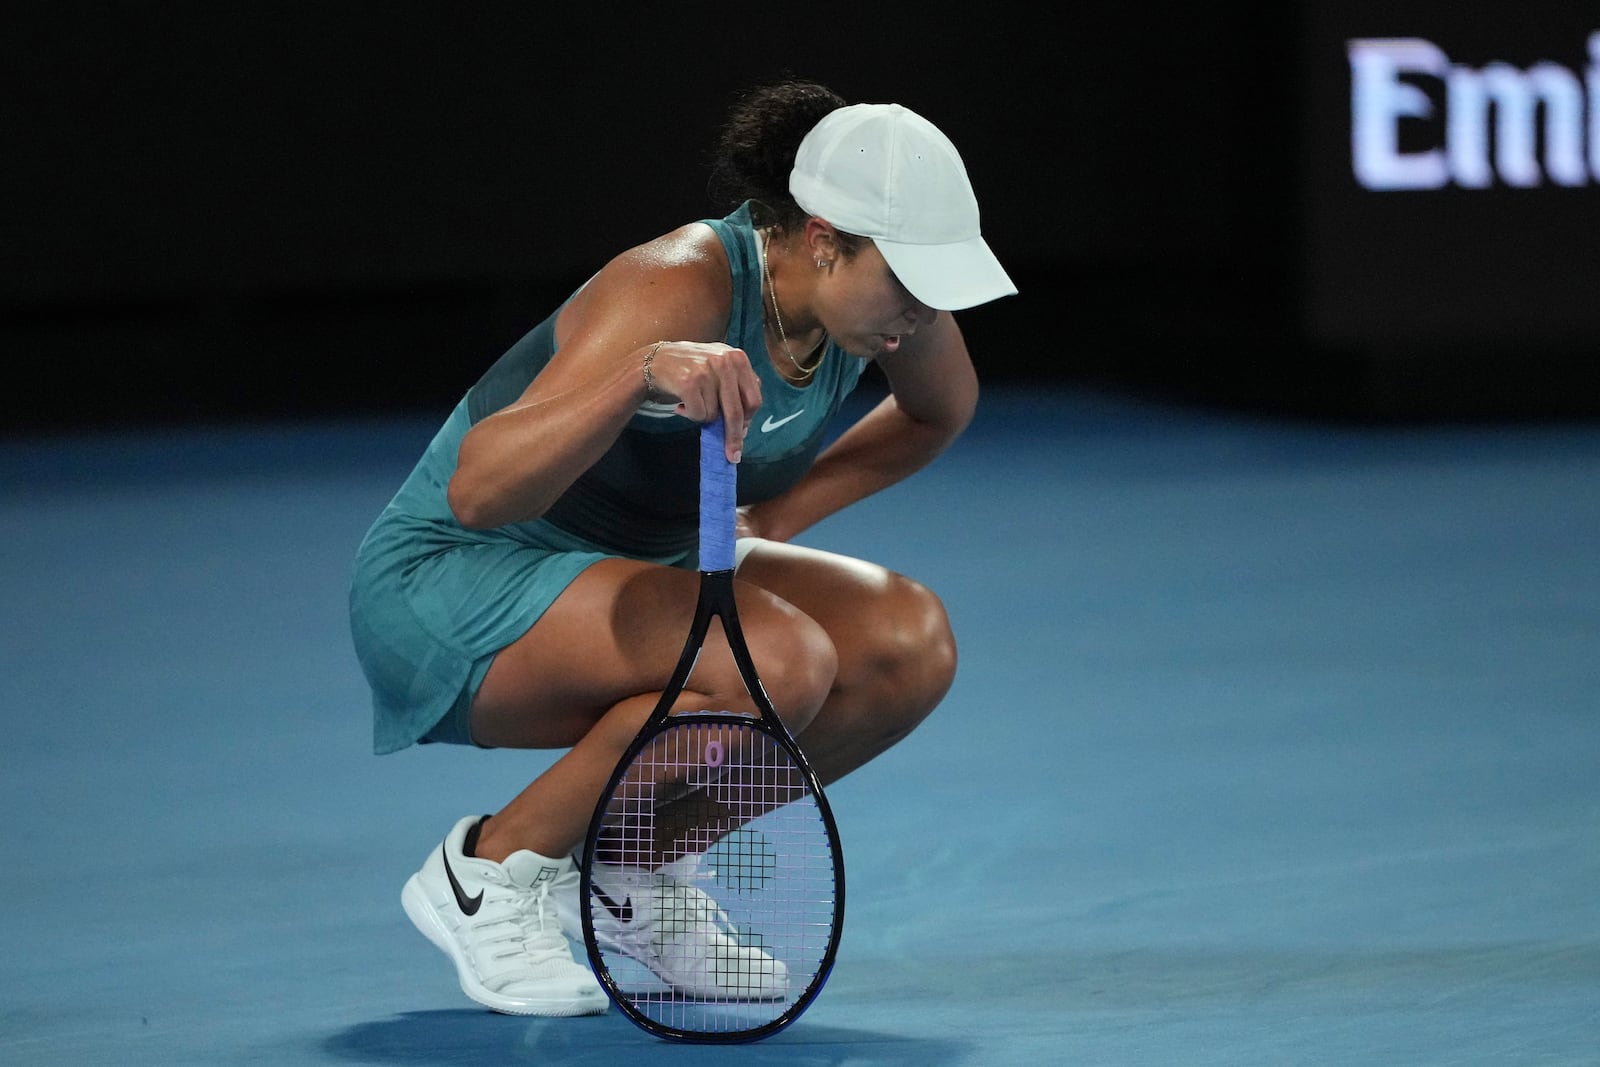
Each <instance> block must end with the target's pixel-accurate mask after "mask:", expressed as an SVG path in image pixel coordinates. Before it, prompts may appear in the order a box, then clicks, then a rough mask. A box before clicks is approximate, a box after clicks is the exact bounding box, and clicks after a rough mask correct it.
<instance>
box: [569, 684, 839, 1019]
mask: <svg viewBox="0 0 1600 1067" xmlns="http://www.w3.org/2000/svg"><path fill="white" fill-rule="evenodd" d="M663 798H667V799H665V800H663ZM584 857H585V862H584V863H583V864H582V865H581V869H582V881H581V886H580V896H579V901H580V907H579V911H580V913H581V916H582V922H583V937H584V946H585V948H586V950H587V952H588V956H589V963H590V965H591V967H593V969H594V973H595V976H596V977H597V978H598V979H599V981H600V984H601V985H602V986H603V987H604V988H605V990H606V992H607V994H608V995H609V996H610V997H611V999H612V1001H613V1003H615V1004H616V1005H617V1007H618V1009H619V1010H620V1011H622V1013H623V1014H624V1015H626V1016H627V1017H628V1018H629V1019H630V1020H631V1021H633V1022H634V1023H636V1024H637V1025H639V1026H640V1027H642V1028H643V1029H644V1030H646V1031H648V1032H649V1033H651V1034H654V1035H656V1036H658V1037H662V1038H665V1039H668V1040H675V1041H694V1042H724V1043H727V1042H742V1041H752V1040H756V1039H758V1038H763V1037H768V1036H771V1035H772V1034H775V1033H777V1032H778V1031H780V1030H782V1029H783V1028H785V1027H786V1026H788V1025H789V1024H790V1023H792V1022H794V1020H795V1019H797V1018H798V1017H799V1016H800V1015H801V1013H803V1012H804V1011H805V1009H806V1008H807V1007H809V1006H810V1004H811V1002H812V1001H813V1000H815V999H816V996H817V994H818V993H820V992H821V990H822V987H823V985H824V983H826V981H827V979H828V975H829V974H830V973H831V971H832V969H833V963H834V958H835V955H836V954H837V951H838V944H839V936H840V933H841V931H842V928H843V924H844V862H843V855H842V851H841V848H840V844H839V835H838V830H837V828H836V826H835V824H834V821H833V814H832V812H831V811H830V810H829V807H828V803H827V799H826V798H825V797H824V795H823V793H822V789H821V787H820V785H819V783H818V782H817V779H816V776H815V774H814V773H813V772H812V771H811V769H810V767H809V766H808V765H807V763H806V761H805V758H804V757H803V756H802V755H801V753H800V751H799V749H798V748H797V747H796V746H795V744H794V742H793V740H792V739H791V738H790V737H789V735H788V734H787V732H786V731H784V730H783V729H782V727H781V726H779V727H778V728H776V729H774V728H773V725H772V724H769V723H767V722H765V721H763V720H762V719H760V718H758V717H752V716H748V715H744V714H739V713H734V712H704V711H702V712H691V713H681V714H677V715H673V716H671V717H670V719H669V720H668V721H667V722H665V723H662V724H657V725H656V726H655V727H653V728H650V729H647V730H646V731H644V732H642V733H641V734H640V736H639V737H638V738H636V739H635V740H634V743H633V744H632V746H630V749H629V752H628V754H627V755H626V756H625V757H624V759H623V760H622V761H621V762H620V763H619V765H618V767H617V770H616V771H615V772H614V774H613V776H612V779H611V782H610V783H609V784H608V786H607V788H606V792H605V794H604V796H603V798H602V800H601V802H600V804H599V805H598V806H597V808H596V811H595V816H594V819H593V821H592V822H591V825H590V829H589V834H588V838H587V840H586V841H585V847H584ZM664 858H665V859H669V862H668V863H667V864H666V866H664V867H662V866H660V862H661V860H663V859H664ZM619 893H620V895H619ZM624 920H627V921H626V922H625V921H624ZM708 931H712V932H710V933H709V938H710V939H709V940H708V939H707V935H708ZM722 938H726V940H722ZM640 946H645V947H644V948H643V949H642V950H641V948H640ZM630 948H632V949H633V950H634V951H629V949H630ZM708 960H709V961H710V962H709V963H708V962H707V961H708Z"/></svg>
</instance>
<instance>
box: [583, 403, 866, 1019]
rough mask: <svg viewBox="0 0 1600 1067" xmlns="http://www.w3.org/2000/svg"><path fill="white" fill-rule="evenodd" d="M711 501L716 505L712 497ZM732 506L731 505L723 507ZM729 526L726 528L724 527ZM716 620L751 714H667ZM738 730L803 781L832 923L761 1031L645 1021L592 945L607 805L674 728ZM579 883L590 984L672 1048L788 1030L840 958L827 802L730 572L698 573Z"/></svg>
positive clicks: (593, 826) (708, 434) (711, 450)
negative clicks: (682, 632) (668, 668)
mask: <svg viewBox="0 0 1600 1067" xmlns="http://www.w3.org/2000/svg"><path fill="white" fill-rule="evenodd" d="M701 432H702V449H701V455H702V458H701V469H702V483H704V481H705V471H706V468H707V465H708V463H710V462H711V461H710V460H709V459H708V458H707V457H708V456H709V455H712V454H720V452H721V442H722V423H721V420H720V419H718V420H717V421H716V422H714V423H708V424H706V425H705V426H703V427H702V431H701ZM701 494H702V495H701V501H702V504H701V508H702V515H701V531H702V534H701V540H702V557H704V556H705V555H706V554H707V553H706V549H705V547H704V544H705V541H706V539H707V536H706V530H707V525H708V522H712V521H715V519H714V518H712V517H711V516H708V515H706V514H705V512H706V511H707V510H708V507H709V506H711V505H710V502H709V500H708V490H707V488H705V487H704V484H703V485H702V490H701ZM712 499H715V498H714V497H713V498H712ZM728 503H729V504H731V501H728ZM727 511H728V518H729V519H730V520H731V513H732V509H731V507H728V508H727ZM730 525H731V522H730ZM717 551H721V552H722V553H723V555H724V556H726V555H728V554H731V541H730V542H729V543H728V547H727V548H725V549H718V550H717ZM713 618H715V619H718V620H720V621H721V623H722V632H723V635H724V637H725V638H726V639H727V642H728V648H729V650H730V651H731V652H732V655H733V661H734V664H735V666H736V667H737V668H738V671H739V678H740V680H741V681H742V682H743V683H744V686H745V689H746V690H747V691H748V692H749V694H750V699H751V701H752V703H753V704H754V705H755V708H756V714H755V715H748V714H744V713H740V712H731V711H697V712H694V711H691V712H678V713H676V714H674V712H673V710H672V709H673V706H674V705H675V704H676V703H677V701H678V698H679V697H680V696H682V694H683V690H684V687H685V686H686V685H687V684H688V681H689V675H690V674H691V673H692V672H693V671H694V666H695V663H696V662H697V661H698V660H699V658H700V653H701V651H702V650H703V648H704V646H705V639H706V635H707V634H708V633H709V632H710V628H711V620H712V619H713ZM730 722H733V723H737V724H739V725H741V726H745V727H748V728H751V729H755V730H758V731H760V732H762V733H764V734H766V735H767V736H768V737H770V738H771V739H772V740H774V741H775V742H776V743H777V744H778V746H779V747H780V748H782V749H783V750H784V751H785V752H786V753H787V754H788V755H789V757H790V759H792V760H793V762H794V765H795V767H796V768H797V769H798V770H799V771H800V774H801V775H802V777H803V778H804V780H805V784H806V789H807V790H808V791H809V792H810V794H811V796H812V798H813V800H814V801H815V803H816V807H817V812H818V814H819V816H820V817H821V819H822V822H823V825H824V827H825V829H826V831H827V838H828V847H829V850H830V852H831V855H832V862H833V879H834V890H833V921H832V929H831V930H830V931H829V935H828V943H827V947H826V949H825V950H824V953H823V957H822V959H821V961H820V963H819V964H818V966H817V970H816V973H815V975H814V976H812V978H811V980H810V982H809V983H808V985H807V987H806V988H805V989H804V990H802V991H801V993H800V995H799V996H797V997H794V998H792V999H791V1000H790V1002H789V1003H788V1005H787V1007H785V1009H784V1010H783V1012H782V1013H780V1014H779V1015H778V1016H777V1017H775V1018H773V1019H771V1020H770V1021H768V1022H765V1023H762V1024H760V1025H756V1026H752V1027H748V1028H745V1029H739V1030H695V1029H688V1028H685V1027H678V1026H672V1025H669V1024H666V1023H663V1022H661V1021H660V1020H657V1019H653V1018H651V1017H650V1016H649V1015H648V1014H646V1013H645V1012H644V1011H642V1010H641V1009H640V1008H639V1007H638V1006H637V1005H635V1004H634V1003H633V1001H632V998H630V997H629V996H628V994H627V993H626V992H625V991H624V990H623V989H622V988H621V987H620V986H619V985H618V983H617V981H616V979H615V978H614V977H613V976H612V974H611V970H610V968H609V967H608V966H607V965H606V962H605V958H604V954H603V953H602V951H601V949H600V945H599V943H598V941H597V939H596V938H595V933H594V916H593V913H592V910H591V909H592V908H593V906H594V905H593V896H594V890H593V886H594V881H593V863H592V861H591V857H593V856H594V855H595V853H596V850H597V845H598V843H599V840H600V836H601V834H602V833H603V831H604V828H605V822H606V816H607V814H608V809H609V806H610V801H611V798H612V796H613V795H614V793H615V792H616V789H617V787H618V785H619V784H621V782H622V779H623V778H624V777H625V776H626V775H627V773H628V771H629V769H630V768H631V767H632V764H633V761H634V759H635V757H637V756H638V755H639V753H640V752H641V751H642V750H643V749H644V748H645V746H647V745H649V744H650V743H651V742H652V741H653V740H654V739H655V738H656V737H658V736H660V735H661V734H662V733H664V732H665V731H666V730H668V729H671V728H676V727H679V726H690V725H699V724H708V725H727V724H729V723H730ZM579 869H580V874H581V880H580V885H579V890H578V899H579V904H580V906H579V908H578V911H579V913H580V915H581V916H582V921H583V943H584V948H585V950H586V951H587V953H588V957H589V964H590V966H591V967H592V968H593V969H594V973H595V977H596V978H597V979H599V981H600V984H601V986H602V987H603V988H604V989H605V991H606V994H607V995H608V996H609V997H610V998H611V1000H612V1002H613V1003H615V1004H616V1005H617V1007H618V1009H619V1010H620V1011H621V1012H622V1013H623V1014H624V1015H626V1016H627V1017H628V1019H629V1020H631V1021H632V1022H634V1023H636V1024H638V1025H639V1026H640V1027H642V1028H643V1029H644V1030H646V1031H648V1032H649V1033H651V1034H654V1035H656V1036H657V1037H661V1038H665V1039H668V1040H673V1041H684V1042H704V1043H719V1044H729V1043H737V1042H745V1041H753V1040H756V1039H758V1038H764V1037H770V1036H772V1035H773V1034H775V1033H777V1032H778V1031H780V1030H782V1029H784V1028H785V1027H787V1026H788V1025H789V1024H790V1023H792V1022H794V1021H795V1019H797V1018H799V1017H800V1015H801V1013H803V1012H804V1011H805V1010H806V1009H807V1008H808V1007H810V1006H811V1003H812V1001H814V1000H815V999H816V997H817V994H818V993H820V992H821V991H822V987H823V985H824V984H825V983H826V982H827V980H828V976H829V974H831V973H832V971H833V964H834V960H835V958H836V957H837V955H838V951H839V938H840V935H841V933H842V931H843V928H844V901H845V883H844V854H843V850H842V848H841V847H840V843H839V830H838V826H837V824H836V823H835V822H834V818H833V810H832V808H831V807H830V806H829V805H828V799H827V796H826V795H825V794H824V793H823V791H822V783H821V781H820V780H819V779H818V778H817V775H816V772H815V771H814V770H813V769H812V767H811V764H810V762H809V761H808V760H807V759H806V757H805V753H804V752H803V751H801V749H800V746H799V745H798V744H797V743H796V742H795V739H794V735H792V734H791V733H790V732H789V729H788V727H787V726H785V725H784V722H783V718H782V717H781V716H780V715H779V714H778V711H777V709H776V708H774V707H773V705H772V701H771V699H770V698H769V697H768V696H767V691H766V687H765V686H763V685H762V684H761V677H760V675H759V674H758V673H757V672H756V666H755V660H754V659H753V657H752V656H751V655H750V648H749V645H748V644H747V643H746V642H745V637H744V631H743V629H742V628H741V626H740V625H739V609H738V604H737V603H736V601H735V597H734V568H733V567H721V568H718V569H716V570H706V569H702V570H701V571H700V587H699V595H698V597H697V599H696V602H695V610H694V620H693V622H692V623H691V624H690V627H689V636H688V638H687V640H685V642H684V645H683V651H682V652H681V653H680V654H679V656H678V663H677V666H676V667H675V668H674V669H673V672H672V677H671V679H670V680H669V681H668V682H667V685H666V688H664V689H663V690H662V691H661V697H660V699H659V700H657V701H656V706H655V708H654V710H653V711H651V713H650V717H649V718H648V719H646V720H645V723H644V725H643V726H642V727H641V728H640V730H639V732H638V734H636V735H635V736H634V739H633V741H632V743H630V744H629V746H628V749H627V751H625V752H624V753H623V755H622V758H621V759H620V760H618V762H617V766H616V769H615V770H613V771H612V774H611V778H610V780H609V781H607V783H606V787H605V790H604V792H602V793H601V794H600V800H599V803H598V804H596V805H595V810H594V815H593V816H592V818H591V819H590V821H589V831H588V833H587V834H586V835H585V837H584V848H583V862H581V863H580V864H579Z"/></svg>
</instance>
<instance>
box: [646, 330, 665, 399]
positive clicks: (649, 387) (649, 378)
mask: <svg viewBox="0 0 1600 1067" xmlns="http://www.w3.org/2000/svg"><path fill="white" fill-rule="evenodd" d="M666 343H667V342H665V341H657V342H656V343H655V344H653V345H651V346H650V351H648V352H646V353H645V354H644V398H645V400H646V401H647V402H648V403H655V401H656V399H657V396H656V376H655V375H654V374H651V373H650V363H651V361H652V360H654V359H655V358H656V352H657V351H658V350H659V349H660V348H661V346H662V345H664V344H666Z"/></svg>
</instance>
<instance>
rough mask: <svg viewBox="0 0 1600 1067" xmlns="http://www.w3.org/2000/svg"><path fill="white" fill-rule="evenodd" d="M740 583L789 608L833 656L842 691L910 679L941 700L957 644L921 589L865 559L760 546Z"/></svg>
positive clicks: (940, 608) (939, 604) (937, 604)
mask: <svg viewBox="0 0 1600 1067" xmlns="http://www.w3.org/2000/svg"><path fill="white" fill-rule="evenodd" d="M739 579H740V580H741V581H743V582H748V583H750V584H752V585H757V586H760V587H761V588H763V589H766V590H768V591H769V592H771V593H773V594H774V595H775V596H778V597H780V598H782V599H783V600H785V601H787V602H788V603H790V604H793V605H794V606H795V607H797V608H798V609H799V610H800V611H801V612H803V613H804V614H805V615H807V616H808V617H809V618H812V619H814V620H816V621H817V623H819V624H820V625H821V626H822V627H823V629H825V630H826V631H827V633H828V636H829V638H830V640H831V641H832V643H833V644H834V646H835V647H836V648H837V649H838V651H839V668H838V672H839V681H840V682H841V684H844V685H853V684H857V685H859V684H872V683H873V682H874V681H876V682H878V683H880V684H890V685H904V684H907V683H911V682H913V681H916V682H917V684H919V685H920V686H922V687H926V688H929V689H937V690H939V692H940V693H941V694H942V692H943V689H944V688H945V687H947V686H948V685H949V682H950V679H951V678H952V677H953V675H954V671H955V657H956V645H955V636H954V634H953V632H952V630H951V626H950V618H949V615H948V614H947V612H946V611H945V607H944V603H943V601H941V600H940V599H939V597H938V596H937V595H936V594H935V593H934V592H933V591H932V590H931V589H929V588H928V587H927V586H925V585H923V584H922V583H920V582H918V581H915V580H914V579H911V578H908V577H906V576H905V575H903V574H899V573H897V572H895V571H892V570H890V569H888V568H886V567H883V566H881V565H879V564H876V563H871V562H868V561H865V560H860V559H855V558H852V557H849V556H843V555H839V554H837V553H833V552H824V551H821V550H819V549H814V548H808V547H806V546H802V545H793V544H785V543H782V542H775V541H761V542H758V543H757V544H756V545H755V546H754V547H753V548H752V549H750V551H749V552H748V553H747V554H746V555H745V556H744V559H743V561H742V562H741V564H740V567H739Z"/></svg>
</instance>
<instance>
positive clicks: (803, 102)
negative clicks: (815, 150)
mask: <svg viewBox="0 0 1600 1067" xmlns="http://www.w3.org/2000/svg"><path fill="white" fill-rule="evenodd" d="M844 105H845V100H844V98H843V97H841V96H840V95H839V94H838V93H836V92H834V91H833V90H832V89H829V88H827V87H826V86H823V85H818V84H817V83H816V82H810V81H802V80H800V79H796V78H784V79H783V80H781V81H776V82H772V83H770V84H766V85H760V86H757V87H755V88H754V89H749V90H746V91H745V92H744V93H743V94H742V95H741V96H740V97H739V99H738V100H737V101H736V102H735V103H734V106H733V109H732V111H731V112H730V113H729V115H728V120H727V122H726V124H724V126H723V127H722V133H721V136H720V137H718V139H717V147H716V153H715V156H714V157H713V159H712V163H711V180H710V183H709V190H710V193H711V199H712V201H713V202H714V203H716V204H717V205H718V206H719V207H722V208H723V209H725V210H729V211H731V210H732V209H734V208H736V207H738V206H739V205H740V204H742V203H744V202H745V201H746V200H750V201H753V203H752V204H751V214H752V215H753V216H754V219H755V223H756V225H757V226H773V227H776V228H777V229H780V230H791V229H797V228H799V227H800V226H801V225H802V224H804V222H805V220H806V219H807V218H809V217H810V216H809V214H808V213H807V212H806V211H804V210H803V209H802V208H801V207H800V205H799V204H796V203H795V202H794V197H792V196H790V195H789V172H790V171H791V170H793V169H794V157H795V153H796V152H797V151H798V150H799V148H800V142H801V141H803V140H805V136H806V134H808V133H810V132H811V128H812V127H813V126H815V125H816V124H817V123H819V122H821V121H822V119H823V117H824V116H825V115H827V114H828V113H829V112H831V111H836V110H837V109H839V108H841V107H844Z"/></svg>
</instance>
